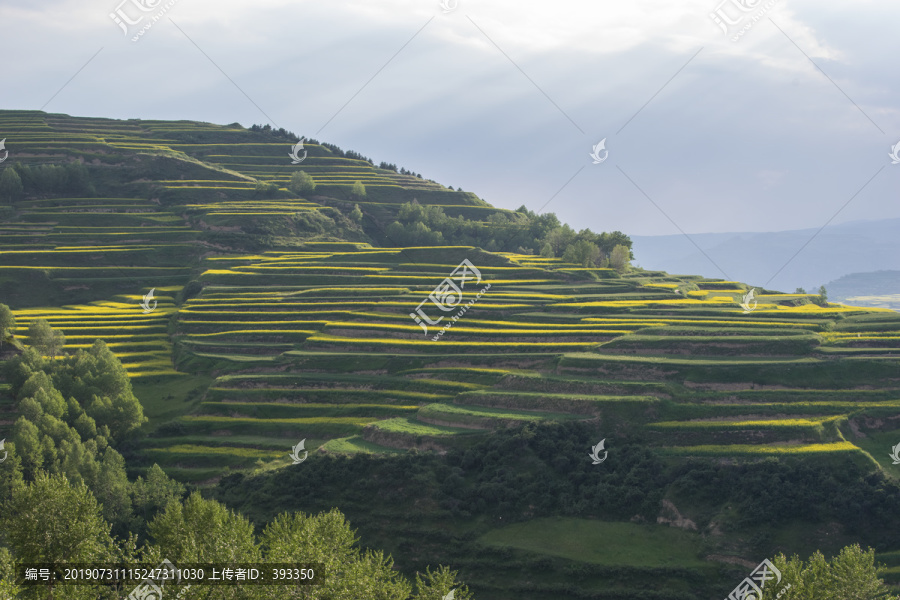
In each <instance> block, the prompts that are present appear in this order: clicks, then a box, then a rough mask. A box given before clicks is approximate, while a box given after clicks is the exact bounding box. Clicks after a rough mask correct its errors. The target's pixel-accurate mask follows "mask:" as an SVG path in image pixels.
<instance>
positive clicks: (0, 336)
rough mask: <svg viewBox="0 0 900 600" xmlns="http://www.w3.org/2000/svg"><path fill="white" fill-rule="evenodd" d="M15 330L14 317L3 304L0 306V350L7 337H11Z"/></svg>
mask: <svg viewBox="0 0 900 600" xmlns="http://www.w3.org/2000/svg"><path fill="white" fill-rule="evenodd" d="M15 329H16V316H15V315H14V314H13V312H12V311H11V310H10V309H9V307H8V306H7V305H5V304H0V350H3V344H4V342H6V338H7V337H12V335H13V331H15Z"/></svg>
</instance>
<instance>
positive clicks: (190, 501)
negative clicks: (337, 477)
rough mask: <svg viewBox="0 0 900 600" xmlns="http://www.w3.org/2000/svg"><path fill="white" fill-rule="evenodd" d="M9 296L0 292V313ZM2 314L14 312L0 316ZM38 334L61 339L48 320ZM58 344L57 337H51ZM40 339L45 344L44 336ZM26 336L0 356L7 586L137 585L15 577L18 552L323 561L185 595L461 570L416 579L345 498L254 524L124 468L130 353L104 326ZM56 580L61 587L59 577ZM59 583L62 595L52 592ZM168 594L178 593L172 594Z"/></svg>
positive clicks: (139, 414) (343, 590) (299, 592)
mask: <svg viewBox="0 0 900 600" xmlns="http://www.w3.org/2000/svg"><path fill="white" fill-rule="evenodd" d="M7 312H9V311H8V307H5V306H4V305H0V318H2V317H3V316H4V315H5V314H6V313H7ZM2 324H3V325H4V328H12V327H14V326H15V322H14V319H4V320H3V323H2ZM29 332H30V333H32V332H33V333H34V334H35V335H34V336H30V341H31V342H32V343H33V344H34V343H38V342H40V341H41V340H51V341H50V342H45V343H51V344H53V343H55V342H53V341H52V340H60V339H64V336H62V335H61V333H59V332H56V331H54V330H53V329H52V328H50V327H49V325H47V324H46V323H45V322H44V323H42V324H39V325H37V326H35V325H34V324H32V326H31V327H29ZM54 348H55V349H56V350H57V351H58V350H59V349H60V348H57V347H56V346H54ZM43 350H46V348H44V349H43ZM43 350H40V351H39V350H38V348H36V347H34V346H32V347H29V348H27V349H25V351H24V352H22V353H21V354H20V355H18V356H16V357H15V358H13V359H11V360H9V361H7V362H6V363H5V364H4V365H3V376H4V379H5V380H6V381H7V382H9V384H10V393H11V394H12V395H13V396H14V397H15V398H16V400H17V401H18V413H19V417H18V419H17V420H16V422H15V424H14V425H13V433H12V436H11V439H10V440H7V441H6V447H5V451H6V452H7V453H8V454H7V456H6V459H5V460H4V461H2V462H0V598H54V597H64V598H67V599H73V600H88V599H91V600H95V599H110V600H112V599H118V598H122V597H123V596H124V595H126V594H128V593H129V592H130V591H131V590H130V589H129V588H133V587H134V586H135V584H131V585H130V586H90V585H79V586H61V585H59V584H57V585H55V586H48V587H45V586H38V587H28V588H22V587H19V586H18V585H17V581H16V577H15V573H14V567H15V565H16V564H17V563H28V562H43V563H52V564H56V565H64V564H65V563H72V562H93V563H126V564H133V563H152V564H154V565H155V564H159V563H160V562H161V561H162V559H164V558H165V559H168V560H170V561H172V562H173V563H175V564H176V566H177V565H178V564H179V563H197V562H203V563H218V564H221V563H235V562H242V563H254V562H256V563H259V562H282V563H287V562H290V563H294V562H298V561H302V562H312V563H317V565H318V568H319V575H320V576H321V577H322V578H323V582H322V583H321V584H320V585H317V586H314V587H305V588H297V587H292V586H247V587H230V586H225V587H218V588H209V587H205V586H195V587H189V586H182V587H181V589H179V590H178V597H179V598H182V599H183V600H194V599H197V600H199V599H201V598H208V597H210V593H211V590H214V592H213V593H214V594H215V597H216V598H222V599H235V600H237V599H241V600H264V599H265V600H270V599H271V600H276V599H278V600H280V599H282V598H306V599H322V600H324V599H326V598H327V599H329V600H332V599H334V600H355V599H357V598H373V599H376V600H395V599H407V598H408V599H411V600H426V599H427V600H431V599H433V598H440V597H443V596H444V595H446V594H447V593H448V592H449V591H450V590H451V589H456V593H455V595H456V598H457V599H461V600H470V599H471V594H470V593H469V591H468V588H466V587H465V586H460V584H459V582H458V581H457V573H456V572H454V571H450V570H449V569H448V568H446V567H440V568H438V569H437V570H434V571H432V570H430V569H426V572H425V574H424V575H422V574H418V573H417V574H416V577H415V581H414V582H413V581H410V580H409V579H407V578H405V577H404V576H402V575H400V574H399V573H398V572H397V571H396V570H395V569H394V568H393V560H392V559H391V558H390V557H389V556H385V555H384V553H383V552H380V551H379V552H376V551H372V550H367V549H361V548H359V547H358V546H357V542H358V540H357V538H356V537H355V532H354V531H353V530H352V529H351V528H350V524H349V523H348V522H347V520H346V519H345V518H344V516H343V515H342V514H341V513H340V512H338V511H337V510H330V511H325V512H323V513H321V514H318V515H315V516H312V515H306V514H302V513H295V514H288V513H285V514H281V515H279V516H278V517H277V518H275V519H274V520H272V521H271V522H270V523H269V524H268V525H267V526H266V527H265V528H264V529H263V530H262V532H261V533H260V534H259V535H257V534H256V532H255V528H254V526H253V525H252V524H251V523H250V521H249V520H248V519H247V518H245V517H243V516H241V515H240V514H238V513H236V512H234V511H231V510H229V509H227V508H226V507H225V506H224V505H222V504H220V503H219V502H216V501H214V500H207V499H204V498H203V497H202V496H201V495H200V494H199V493H197V492H195V493H193V494H191V495H190V496H188V497H187V498H185V493H186V490H185V487H184V486H183V485H181V484H180V483H178V482H176V481H174V480H172V479H170V478H169V477H168V476H167V475H166V474H165V473H164V472H163V471H162V469H160V468H159V466H157V465H153V467H151V468H150V469H148V470H147V472H146V474H145V477H138V478H137V479H136V480H135V481H129V480H128V477H127V474H126V471H125V461H124V459H123V457H122V455H121V454H119V452H117V451H116V449H115V448H114V446H115V445H116V444H117V443H121V441H122V440H124V439H126V438H127V437H129V436H130V435H131V434H132V433H133V432H134V431H135V430H136V429H137V428H138V427H139V426H140V425H141V424H142V423H144V422H145V421H146V419H145V418H144V415H143V409H142V407H141V405H140V402H139V401H138V399H137V398H136V397H135V396H134V394H133V392H132V388H131V382H130V381H129V379H128V375H127V373H126V371H125V369H124V368H123V367H122V364H121V363H120V362H119V360H118V359H117V358H116V356H115V355H114V354H113V353H112V352H111V351H110V350H109V348H108V347H107V346H106V344H105V343H104V342H103V341H101V340H97V341H96V342H95V343H94V344H93V345H92V346H91V348H90V349H89V350H86V351H85V350H79V351H78V352H76V353H75V354H74V355H71V356H64V357H63V358H62V359H61V360H56V359H55V358H53V357H50V358H45V357H44V356H42V354H43ZM54 588H55V589H54ZM54 594H55V595H54ZM172 597H175V596H174V594H173V596H172Z"/></svg>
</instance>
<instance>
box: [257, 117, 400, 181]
mask: <svg viewBox="0 0 900 600" xmlns="http://www.w3.org/2000/svg"><path fill="white" fill-rule="evenodd" d="M250 131H253V132H256V133H263V134H266V135H269V136H271V137H273V138H276V139H280V140H285V141H290V142H291V143H292V144H293V143H296V142H297V140H299V139H300V136H299V135H297V134H296V133H294V132H293V131H288V130H287V129H285V128H284V127H280V128H278V129H275V128H274V127H272V126H271V125H269V124H268V123H266V124H265V125H257V124H253V125H251V126H250ZM305 141H306V142H308V143H310V144H315V145H317V146H322V147H323V148H328V149H329V150H330V151H331V153H332V154H334V155H335V156H340V157H342V158H351V159H354V160H361V161H364V162H367V163H369V164H370V165H372V166H373V167H374V166H375V163H374V162H372V159H371V158H369V157H367V156H363V155H362V154H360V153H359V152H355V151H353V150H342V149H341V148H340V146H336V145H334V144H329V143H328V142H319V140H316V139H313V138H309V139H307V140H305ZM382 164H385V163H382ZM382 168H386V167H382ZM394 170H396V168H395V169H394Z"/></svg>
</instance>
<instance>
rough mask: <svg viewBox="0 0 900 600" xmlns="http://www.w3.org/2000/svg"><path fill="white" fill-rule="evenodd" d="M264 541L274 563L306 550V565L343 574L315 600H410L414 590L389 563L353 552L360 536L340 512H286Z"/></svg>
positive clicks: (323, 586)
mask: <svg viewBox="0 0 900 600" xmlns="http://www.w3.org/2000/svg"><path fill="white" fill-rule="evenodd" d="M260 541H261V542H262V546H263V547H264V548H266V549H267V553H266V559H267V560H268V561H270V562H292V561H293V560H296V552H297V548H303V556H304V559H305V560H308V561H309V562H315V563H319V564H321V565H322V569H323V570H324V572H326V573H335V574H337V573H340V574H341V575H340V576H336V577H329V578H328V579H326V580H325V581H324V582H323V583H322V584H321V585H319V586H315V588H316V590H315V591H316V595H315V596H314V597H315V598H367V599H372V600H391V599H393V598H408V597H409V595H410V593H411V591H412V586H410V584H409V582H407V581H406V580H405V579H404V578H403V577H402V576H401V575H399V574H398V573H397V572H396V571H394V569H393V561H392V560H391V559H390V558H386V557H385V556H384V554H383V553H382V552H373V551H371V550H365V551H362V550H359V549H357V548H355V547H354V546H355V544H356V542H357V539H356V536H355V532H354V531H353V530H352V529H351V528H350V523H348V522H347V520H346V518H345V517H344V515H343V514H341V513H340V512H339V511H338V510H337V509H331V511H329V512H327V513H320V514H318V515H315V516H311V515H306V514H304V513H292V514H288V513H283V514H281V515H279V516H278V517H276V518H275V519H274V520H273V521H272V522H271V523H269V525H267V526H266V528H265V530H264V531H263V533H262V536H261V540H260ZM434 597H435V598H437V596H434Z"/></svg>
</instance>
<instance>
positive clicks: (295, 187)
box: [288, 171, 316, 194]
mask: <svg viewBox="0 0 900 600" xmlns="http://www.w3.org/2000/svg"><path fill="white" fill-rule="evenodd" d="M288 189H289V190H291V191H292V192H294V193H295V194H312V193H313V192H314V191H315V189H316V182H315V181H313V178H312V177H310V176H309V174H308V173H307V172H306V171H297V172H296V173H294V174H293V175H291V182H290V183H289V184H288Z"/></svg>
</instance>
